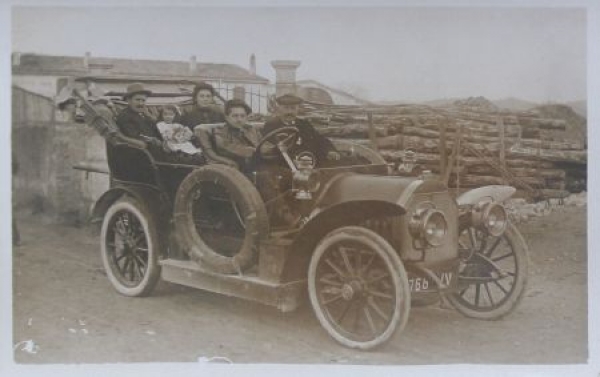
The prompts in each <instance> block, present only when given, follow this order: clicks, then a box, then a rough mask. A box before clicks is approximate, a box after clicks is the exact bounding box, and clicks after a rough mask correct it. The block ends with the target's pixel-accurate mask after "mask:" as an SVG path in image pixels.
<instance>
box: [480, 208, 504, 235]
mask: <svg viewBox="0 0 600 377" xmlns="http://www.w3.org/2000/svg"><path fill="white" fill-rule="evenodd" d="M471 222H472V224H473V226H474V227H475V228H478V229H481V230H483V231H485V232H487V233H488V234H490V235H491V236H494V237H498V236H500V235H502V234H503V233H504V231H505V230H506V226H507V224H508V215H507V213H506V210H505V209H504V206H503V205H502V204H499V203H493V202H487V203H481V204H478V205H476V206H474V207H473V211H472V212H471Z"/></svg>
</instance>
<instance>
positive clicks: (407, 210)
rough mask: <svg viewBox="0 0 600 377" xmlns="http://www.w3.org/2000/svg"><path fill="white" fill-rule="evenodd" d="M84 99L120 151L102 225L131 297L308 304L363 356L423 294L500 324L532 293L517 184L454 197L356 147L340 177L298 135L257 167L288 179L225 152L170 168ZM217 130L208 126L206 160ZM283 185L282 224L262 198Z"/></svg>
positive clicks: (109, 260) (341, 147)
mask: <svg viewBox="0 0 600 377" xmlns="http://www.w3.org/2000/svg"><path fill="white" fill-rule="evenodd" d="M83 102H84V103H83V109H84V113H85V120H86V122H87V123H88V124H90V125H92V126H94V127H95V128H96V129H97V130H98V131H99V132H101V134H102V135H103V136H104V137H105V139H106V140H107V149H108V151H109V153H108V164H109V170H110V189H109V190H108V191H107V192H106V193H104V194H103V195H102V196H101V197H100V198H99V199H98V201H97V202H96V204H95V207H94V209H93V219H94V220H96V221H98V222H99V223H101V224H102V225H101V253H102V259H103V262H104V266H105V268H106V272H107V275H108V278H109V280H110V282H111V283H112V285H113V286H114V288H115V289H116V290H117V291H118V292H119V293H121V294H123V295H127V296H144V295H148V294H150V293H151V292H152V289H153V288H154V286H155V285H156V283H157V281H158V280H159V279H162V280H164V281H168V282H172V283H176V284H181V285H185V286H189V287H195V288H200V289H204V290H208V291H212V292H218V293H221V294H225V295H230V296H236V297H240V298H244V299H249V300H254V301H258V302H261V303H264V304H268V305H272V306H275V307H277V308H278V309H280V310H282V311H291V310H294V309H296V308H297V307H298V305H299V304H300V303H301V302H302V301H303V298H304V297H306V293H308V297H309V301H310V303H311V305H312V308H313V310H314V313H315V314H316V317H317V318H318V321H319V322H320V323H321V325H322V326H323V328H324V329H325V330H326V331H327V333H328V334H329V335H330V336H331V337H333V338H334V339H335V340H337V341H338V342H339V343H341V344H343V345H345V346H347V347H352V348H358V349H371V348H373V347H375V346H378V345H380V344H382V343H384V342H386V341H387V340H388V339H389V338H390V337H391V336H392V334H394V332H396V331H399V330H402V329H403V327H404V326H405V325H406V323H407V320H408V317H409V312H410V307H411V300H415V299H418V298H419V297H431V296H432V295H439V296H440V298H441V299H442V300H443V302H449V303H450V304H451V305H452V306H454V307H455V308H456V309H457V310H458V311H459V312H460V313H462V314H464V315H466V316H468V317H473V318H479V319H498V318H501V317H503V316H505V315H506V314H508V313H510V312H511V311H512V310H513V309H514V308H515V306H516V305H517V304H518V302H519V301H520V299H521V297H522V296H523V292H524V289H525V284H526V280H527V268H528V255H527V253H528V251H527V246H526V243H525V241H524V239H523V237H522V236H521V235H520V233H519V231H518V230H517V229H516V228H515V226H514V225H513V224H511V223H510V222H509V219H508V216H507V212H506V211H505V209H504V207H503V205H502V202H503V201H504V200H505V199H507V198H509V197H510V196H511V195H512V194H513V193H514V191H515V189H514V188H512V187H508V186H488V187H482V188H478V189H474V190H471V191H468V192H466V193H464V194H462V195H460V196H459V197H458V198H454V197H453V196H452V195H451V193H450V191H449V189H448V187H447V186H446V185H445V184H444V183H442V182H440V181H439V180H437V179H436V178H435V176H433V175H430V174H423V175H421V176H420V177H399V176H394V175H393V174H391V172H390V167H389V166H388V164H386V161H385V160H383V159H382V158H381V157H380V156H379V154H377V153H375V152H374V151H372V150H370V149H368V148H365V147H363V146H359V145H353V144H350V143H341V142H336V143H335V146H336V148H337V149H338V151H340V153H341V154H342V158H341V159H340V161H338V162H337V163H336V164H335V166H326V167H324V166H321V165H320V163H319V161H314V160H313V161H310V160H311V159H309V162H308V163H307V162H306V160H298V159H296V160H293V159H292V158H291V157H290V156H289V155H288V153H287V150H288V147H289V146H290V145H293V144H294V143H295V141H296V138H297V137H298V131H297V129H295V128H293V127H286V128H284V129H280V130H275V131H273V132H272V133H270V134H268V135H265V136H264V138H263V139H262V141H261V142H260V144H259V146H258V147H257V150H256V156H257V160H258V161H261V160H263V159H264V160H269V159H270V158H273V157H274V156H275V154H278V155H279V157H281V156H283V157H284V160H285V161H286V163H287V169H277V170H269V169H263V170H261V169H256V170H253V171H245V172H241V171H240V170H238V169H235V168H233V167H231V166H227V165H225V164H223V163H221V162H222V161H221V160H220V158H219V156H214V155H213V156H210V155H207V156H206V158H207V163H206V164H204V165H193V164H182V163H174V162H172V161H168V160H164V161H163V160H159V159H157V158H156V157H155V156H153V155H152V154H151V153H149V151H148V150H147V148H146V146H145V143H143V142H140V141H137V140H132V139H128V138H126V137H124V136H123V135H122V134H120V132H119V131H118V128H117V127H116V125H115V124H114V122H113V121H112V119H111V118H110V116H107V115H105V114H104V113H103V112H102V111H101V109H99V108H97V107H93V106H91V105H90V104H89V103H87V102H86V101H83ZM211 127H212V126H210V125H203V126H201V127H200V128H197V129H196V131H197V133H198V134H199V140H200V143H201V144H202V145H201V146H202V147H203V149H205V150H210V149H211V145H209V144H210V143H211V142H212V141H211ZM200 136H201V137H200ZM273 175H276V176H275V177H273ZM273 181H276V182H279V181H282V182H283V181H284V182H287V186H286V185H285V184H283V185H281V187H279V188H278V189H279V190H280V192H279V195H280V197H282V198H285V200H286V202H287V203H289V211H291V212H292V214H293V215H294V216H293V217H294V218H297V221H294V222H292V223H289V222H281V221H278V220H277V219H274V217H273V216H272V215H270V214H271V213H272V206H273V205H278V204H277V203H280V201H277V200H276V201H273V200H270V201H269V200H267V201H266V202H265V200H263V196H262V193H261V192H260V191H259V190H260V188H261V187H264V184H265V182H267V183H268V182H273Z"/></svg>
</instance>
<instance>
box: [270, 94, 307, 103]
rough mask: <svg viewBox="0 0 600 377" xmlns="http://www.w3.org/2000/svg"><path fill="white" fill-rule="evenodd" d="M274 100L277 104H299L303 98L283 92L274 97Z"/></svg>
mask: <svg viewBox="0 0 600 377" xmlns="http://www.w3.org/2000/svg"><path fill="white" fill-rule="evenodd" d="M275 102H277V104H278V105H300V104H302V102H304V100H303V99H302V98H300V97H298V96H295V95H293V94H284V95H282V96H279V97H277V98H275Z"/></svg>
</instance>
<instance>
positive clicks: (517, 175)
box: [303, 103, 587, 196]
mask: <svg viewBox="0 0 600 377" xmlns="http://www.w3.org/2000/svg"><path fill="white" fill-rule="evenodd" d="M303 115H304V117H306V118H308V119H309V120H311V122H312V123H313V124H314V125H315V126H316V127H317V128H318V129H319V131H320V132H321V133H322V134H323V135H325V136H327V137H330V138H333V139H350V140H352V141H353V142H356V143H359V144H363V145H367V146H370V147H372V148H374V149H376V150H378V151H379V153H380V154H381V155H382V156H383V157H384V158H385V159H386V160H387V161H389V162H392V163H396V164H400V163H402V162H403V159H404V154H405V151H407V150H411V151H414V152H416V155H417V163H418V165H419V166H420V167H421V168H422V169H424V170H430V171H432V172H433V173H438V174H441V173H442V172H443V170H444V166H446V165H445V164H444V163H442V161H444V160H445V161H453V162H454V163H453V164H452V170H451V172H450V175H449V185H450V186H460V187H478V186H483V185H489V184H507V183H508V184H513V185H515V186H521V187H520V188H523V189H527V190H538V191H539V190H545V192H546V195H547V196H557V195H560V194H562V191H564V189H565V186H566V185H565V181H566V177H567V170H566V169H565V164H567V165H569V166H571V165H573V164H574V165H575V166H582V167H583V169H585V164H586V161H587V151H586V150H585V149H584V145H583V143H582V142H578V141H567V140H565V139H564V138H563V139H562V140H560V139H558V140H557V138H556V137H555V135H556V134H557V133H558V134H561V133H565V131H566V129H567V127H566V122H565V121H564V120H560V119H544V118H539V117H538V116H536V114H535V113H530V112H518V113H517V112H508V111H497V110H495V111H489V110H488V109H486V110H485V111H481V110H478V109H472V108H464V107H458V106H449V107H437V108H433V107H428V106H420V105H398V106H385V107H384V106H369V107H352V106H321V105H317V104H310V103H309V104H306V105H305V106H304V108H303ZM549 134H552V135H553V137H549V136H548V135H549ZM458 140H460V141H458ZM457 141H458V142H459V143H460V148H455V145H454V144H455V143H456V142H457ZM457 147H458V146H457ZM456 149H459V150H460V153H457V155H456V158H454V159H453V158H451V157H450V156H452V154H453V151H455V150H456Z"/></svg>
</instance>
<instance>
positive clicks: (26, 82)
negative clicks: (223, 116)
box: [12, 52, 269, 112]
mask: <svg viewBox="0 0 600 377" xmlns="http://www.w3.org/2000/svg"><path fill="white" fill-rule="evenodd" d="M254 59H255V58H254V57H251V60H250V66H249V69H245V68H242V67H240V66H239V65H235V64H226V63H203V62H197V59H196V57H195V56H192V57H191V58H190V60H189V61H187V62H184V61H166V60H145V59H135V60H134V59H122V58H106V57H93V56H92V55H91V54H89V53H86V54H85V55H84V56H79V57H77V56H56V55H41V54H30V53H18V52H15V53H13V55H12V76H13V85H16V86H18V87H22V88H23V89H26V90H29V91H31V92H34V93H38V94H41V95H44V96H48V97H51V98H54V97H56V95H57V94H58V92H59V91H60V89H61V88H62V87H63V86H65V85H66V84H67V82H68V81H69V80H72V79H75V78H76V79H79V80H86V81H87V82H89V83H90V84H91V85H93V86H95V87H96V90H99V91H102V92H105V93H106V92H112V93H119V92H123V91H124V90H125V87H126V86H127V85H128V84H130V83H131V82H142V83H144V85H145V86H146V87H147V88H149V89H150V90H152V91H154V92H159V93H183V94H188V93H189V92H190V91H191V88H192V86H193V83H194V82H197V81H206V82H209V83H211V84H212V85H213V86H214V87H215V88H216V89H217V91H218V92H219V94H220V95H221V96H222V97H223V98H225V99H228V98H232V97H233V93H234V90H235V91H237V92H238V95H240V94H239V93H242V94H241V95H243V96H244V98H245V100H246V102H248V103H249V104H250V105H251V106H252V107H253V109H254V111H257V112H264V111H266V101H265V100H264V98H265V97H266V95H267V93H268V90H269V80H268V79H266V78H264V77H262V76H259V75H257V74H256V72H255V68H254V67H255V66H256V65H255V60H254Z"/></svg>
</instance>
